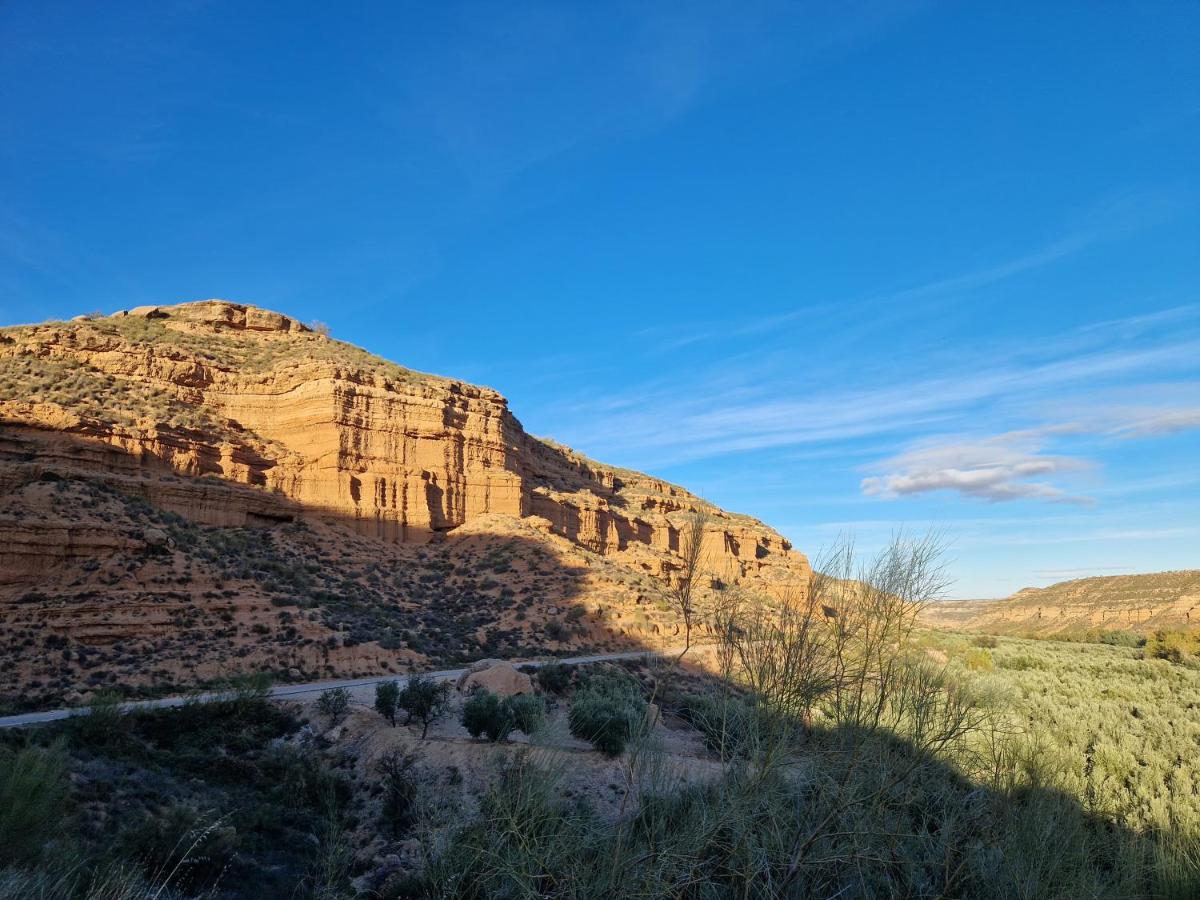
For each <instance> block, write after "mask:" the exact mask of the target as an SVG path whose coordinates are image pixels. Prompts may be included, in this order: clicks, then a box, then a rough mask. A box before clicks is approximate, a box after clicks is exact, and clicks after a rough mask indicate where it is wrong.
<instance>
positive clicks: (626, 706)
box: [568, 673, 646, 756]
mask: <svg viewBox="0 0 1200 900" xmlns="http://www.w3.org/2000/svg"><path fill="white" fill-rule="evenodd" d="M645 716H646V701H645V700H644V699H643V697H642V692H641V688H640V687H639V686H638V684H637V682H636V681H634V680H633V679H632V678H630V677H629V676H627V675H621V674H619V673H611V674H604V675H598V676H592V677H589V678H588V679H587V680H586V681H585V682H584V685H583V686H582V687H581V688H580V689H579V690H578V691H576V692H575V699H574V701H573V702H572V703H571V711H570V713H569V715H568V721H569V724H570V728H571V734H573V735H574V736H575V737H577V738H580V739H581V740H585V741H589V742H590V743H591V744H592V746H593V747H595V748H596V749H597V750H599V751H600V752H601V753H604V754H605V755H607V756H619V755H620V753H621V751H623V750H624V749H625V745H626V744H627V743H629V739H630V738H631V737H632V736H633V734H634V733H635V731H636V730H637V728H638V727H639V726H640V724H641V723H642V722H643V721H644V720H645Z"/></svg>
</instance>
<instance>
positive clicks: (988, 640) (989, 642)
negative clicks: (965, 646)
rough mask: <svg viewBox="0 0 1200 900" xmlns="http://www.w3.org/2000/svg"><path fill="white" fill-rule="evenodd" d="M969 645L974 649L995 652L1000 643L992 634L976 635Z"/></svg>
mask: <svg viewBox="0 0 1200 900" xmlns="http://www.w3.org/2000/svg"><path fill="white" fill-rule="evenodd" d="M971 643H972V644H974V645H975V646H976V647H986V648H988V649H989V650H995V649H996V648H997V647H999V646H1000V641H999V639H998V638H997V637H996V636H995V635H994V634H980V635H976V637H975V639H974V640H972V641H971Z"/></svg>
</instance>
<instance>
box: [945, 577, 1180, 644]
mask: <svg viewBox="0 0 1200 900" xmlns="http://www.w3.org/2000/svg"><path fill="white" fill-rule="evenodd" d="M922 618H923V620H924V621H925V623H926V624H928V625H932V626H934V627H945V628H968V629H974V630H977V631H986V632H995V633H997V634H1032V635H1047V636H1048V635H1054V634H1060V633H1072V632H1074V633H1078V632H1082V631H1088V630H1093V631H1133V632H1138V633H1142V634H1146V633H1149V632H1153V631H1155V630H1157V629H1160V628H1166V629H1185V630H1189V631H1190V630H1194V629H1196V628H1200V570H1197V569H1184V570H1179V571H1174V572H1152V573H1147V574H1140V575H1105V576H1101V577H1096V578H1078V579H1074V580H1072V581H1060V582H1058V583H1057V584H1052V585H1049V586H1047V587H1044V588H1024V589H1023V590H1020V591H1017V592H1016V593H1015V594H1013V595H1012V596H1011V597H1007V598H1005V599H1003V600H963V601H957V602H949V603H932V604H930V605H929V606H928V607H927V608H926V609H925V611H924V612H923V613H922Z"/></svg>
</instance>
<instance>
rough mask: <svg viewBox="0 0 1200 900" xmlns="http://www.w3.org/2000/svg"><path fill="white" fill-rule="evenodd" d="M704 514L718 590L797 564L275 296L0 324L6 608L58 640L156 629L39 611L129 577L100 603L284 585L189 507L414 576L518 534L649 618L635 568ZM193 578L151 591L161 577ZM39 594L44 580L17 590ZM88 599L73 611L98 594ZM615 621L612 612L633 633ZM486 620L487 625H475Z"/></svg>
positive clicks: (110, 611)
mask: <svg viewBox="0 0 1200 900" xmlns="http://www.w3.org/2000/svg"><path fill="white" fill-rule="evenodd" d="M81 485H83V486H84V487H81ZM85 487H86V489H84V488H85ZM97 492H99V493H97ZM113 497H116V498H118V500H119V501H120V502H117V501H114V500H113V499H112V498H113ZM129 498H133V500H134V501H136V504H144V508H143V507H142V506H141V505H137V506H136V508H131V507H129V505H128V503H127V502H126V501H128V500H129ZM114 503H115V504H116V505H114ZM89 504H90V506H89ZM122 504H124V505H122ZM701 512H702V513H703V514H704V515H705V516H706V517H707V521H708V525H707V528H706V533H705V539H704V551H705V552H704V560H705V562H704V567H705V570H706V572H707V573H708V575H709V576H710V577H711V579H712V583H713V584H714V585H715V586H716V587H717V588H719V587H720V586H721V585H722V584H728V583H733V582H739V583H744V584H748V585H751V586H756V587H765V586H769V585H770V584H771V583H774V582H797V581H801V582H802V581H803V580H805V579H806V578H807V573H808V565H807V561H806V560H805V558H804V557H803V555H801V554H799V553H797V552H795V551H793V550H792V549H791V547H790V546H789V545H788V543H787V542H786V541H785V540H784V539H783V538H782V537H780V536H779V535H778V534H777V533H775V532H773V531H771V530H770V529H769V528H767V527H766V526H764V525H763V524H762V523H760V522H757V521H755V520H753V519H750V518H748V517H745V516H739V515H734V514H730V513H727V512H724V511H722V510H719V509H716V508H714V507H712V506H710V505H709V504H707V503H705V502H704V501H702V500H701V499H700V498H698V497H696V496H694V495H692V494H690V493H688V492H687V491H685V490H683V489H682V488H680V487H677V486H675V485H671V484H668V483H666V482H663V481H661V480H659V479H655V478H652V477H649V476H646V475H641V474H639V473H635V472H629V471H625V470H617V469H613V468H611V467H607V466H604V465H602V464H599V463H596V462H593V461H591V460H588V459H586V458H585V457H582V456H580V455H579V454H576V453H574V452H573V451H570V450H568V449H566V448H562V447H559V446H556V445H553V444H551V443H549V442H545V441H542V440H539V439H537V438H535V437H533V436H531V435H528V434H526V432H525V431H524V429H523V428H522V427H521V424H520V422H519V421H518V420H517V419H516V418H515V417H514V416H513V414H512V413H511V412H510V410H509V409H508V405H507V402H506V401H505V399H504V397H502V396H501V395H500V394H498V393H497V392H495V391H493V390H490V389H488V388H483V387H477V386H474V385H470V384H466V383H463V382H460V381H455V380H453V379H448V378H441V377H437V376H432V375H426V374H421V373H417V372H412V371H410V370H407V369H404V368H402V367H401V366H398V365H395V364H392V363H389V362H387V361H385V360H382V359H379V358H378V357H374V356H371V355H370V354H368V353H366V352H364V351H362V350H360V349H358V348H355V347H353V346H350V345H348V344H344V343H341V342H338V341H335V340H332V339H330V338H329V337H327V336H325V335H323V334H320V333H317V332H314V331H313V330H311V329H310V328H308V327H307V326H305V325H303V324H301V323H299V322H296V321H295V320H293V319H290V318H288V317H287V316H284V315H281V314H279V313H273V312H268V311H265V310H260V309H256V308H254V307H248V306H243V305H240V304H234V303H228V302H225V301H219V300H210V301H202V302H198V303H188V304H182V305H178V306H163V307H141V308H137V309H132V310H129V311H123V312H120V313H117V314H116V315H113V316H106V317H88V318H84V317H80V318H78V319H75V320H72V321H70V322H52V323H46V324H42V325H33V326H21V327H12V328H4V329H0V610H4V615H6V616H8V617H9V618H10V619H11V616H13V615H15V613H14V612H13V610H14V609H20V610H21V611H22V615H23V618H22V621H23V622H28V623H30V624H31V625H36V620H37V618H38V616H37V615H34V614H33V611H34V608H35V607H36V608H37V609H42V608H44V609H45V610H46V611H47V612H46V613H45V615H47V616H50V618H53V619H55V621H58V622H59V623H60V624H59V626H58V627H59V629H60V631H61V632H62V634H63V635H65V636H66V637H67V638H69V639H71V640H74V639H75V638H76V637H77V636H78V635H77V634H76V633H75V632H78V633H79V634H85V636H86V634H92V636H93V637H95V636H96V635H107V637H105V638H103V639H113V638H112V636H113V634H117V633H138V634H142V633H143V632H144V633H145V634H151V633H159V632H163V629H162V628H159V629H158V631H157V632H156V631H155V629H153V628H151V629H149V630H147V629H146V628H142V629H141V630H140V631H139V629H138V628H136V627H132V626H131V627H128V628H126V629H125V631H121V630H120V629H116V630H114V629H112V628H108V629H107V630H105V629H104V628H97V627H95V625H96V623H95V622H92V626H89V627H92V631H91V632H88V631H87V629H86V628H82V629H75V630H74V632H73V631H72V629H71V628H70V627H68V626H67V625H66V624H63V622H64V619H63V616H61V615H51V614H50V613H49V610H51V609H53V608H54V606H55V604H56V603H59V604H60V606H61V604H63V603H67V602H68V601H70V600H71V599H72V598H78V597H79V596H80V595H85V596H90V595H91V594H93V593H95V592H96V590H97V588H98V587H101V586H103V587H104V588H105V589H106V593H107V594H108V595H109V596H116V595H121V594H122V593H123V592H124V594H125V595H127V599H128V598H129V597H132V596H133V595H137V597H138V598H140V599H138V600H136V601H135V600H133V599H128V602H127V603H126V605H125V606H120V605H117V606H115V607H111V608H107V607H106V609H107V612H106V613H105V615H108V616H109V620H110V621H117V620H119V619H121V618H122V617H125V618H128V617H129V616H130V615H132V614H133V612H132V611H133V610H135V609H143V608H144V610H145V611H146V615H149V612H148V611H149V610H151V609H154V608H159V609H160V610H161V609H165V608H167V607H171V608H172V609H174V610H175V611H174V612H172V613H171V615H174V614H176V613H178V614H183V613H184V612H186V611H187V609H188V605H189V604H193V603H194V601H195V599H196V594H197V593H198V592H199V593H203V592H204V591H202V590H200V584H201V583H202V582H205V579H207V580H208V581H211V582H212V583H211V584H208V583H205V584H204V590H207V591H208V592H209V593H212V592H218V593H220V592H223V593H229V592H231V591H232V592H233V594H234V595H235V598H234V599H236V600H237V601H238V602H236V603H234V604H232V605H233V606H236V607H237V608H238V610H243V608H249V607H251V606H254V603H251V602H250V600H251V598H253V597H256V596H257V597H258V600H263V601H265V600H269V599H270V597H274V600H271V602H275V603H276V604H277V603H278V597H277V596H275V595H273V594H271V591H269V590H262V589H261V588H262V580H261V578H259V579H257V580H256V577H255V576H254V573H253V571H250V572H249V577H246V578H242V579H240V581H241V583H240V584H239V585H238V586H237V587H235V588H231V587H229V586H228V584H227V582H228V581H229V580H230V577H229V573H228V572H223V573H221V574H214V573H213V572H212V571H208V570H210V569H211V568H212V566H211V560H206V559H205V558H204V557H200V558H192V557H190V556H188V555H187V554H188V553H189V552H190V551H186V550H185V549H180V548H179V547H177V546H175V545H176V543H177V541H176V538H177V537H179V538H180V539H183V538H182V534H180V535H176V536H175V537H172V535H171V534H169V532H170V531H171V530H172V529H176V530H178V529H180V528H184V527H185V526H186V528H190V529H196V528H199V529H202V530H203V529H218V530H220V529H227V530H228V529H237V530H246V529H249V530H252V531H253V530H258V531H264V532H266V533H269V534H276V535H278V536H280V540H279V541H277V542H276V543H277V544H279V545H282V544H285V543H287V542H288V541H291V542H292V544H294V545H295V546H293V547H292V548H291V550H289V553H290V554H291V556H290V557H289V558H291V559H292V563H291V564H295V565H301V566H302V565H304V559H305V557H306V556H308V555H310V550H311V548H309V550H306V549H305V546H302V545H304V543H305V541H309V540H310V539H311V540H320V541H329V540H331V541H334V542H339V543H348V544H351V545H353V546H355V547H357V548H358V549H357V551H356V552H357V553H359V554H360V558H366V557H372V556H374V557H376V558H378V559H380V560H385V561H386V563H387V565H389V566H392V567H395V568H398V569H403V570H404V571H405V572H406V573H408V575H413V574H414V573H421V572H422V570H423V568H425V567H428V566H430V565H433V564H434V562H435V561H436V560H440V562H437V565H441V566H445V565H449V566H452V567H454V566H458V565H459V564H458V563H456V562H453V561H449V562H447V559H449V557H447V554H453V553H454V552H457V550H458V549H461V548H462V547H465V546H474V544H472V543H471V541H472V540H474V541H475V542H476V543H478V541H479V540H480V539H481V536H485V537H486V536H490V539H492V540H491V542H492V543H493V544H495V543H496V541H498V540H499V539H500V538H504V539H505V540H510V539H511V540H519V542H520V543H521V545H522V546H523V547H526V548H540V549H543V550H547V551H548V552H549V551H553V553H554V554H557V557H558V558H559V564H560V567H565V569H568V570H571V571H582V570H585V569H587V570H589V574H588V577H587V578H586V579H583V580H584V581H586V582H587V587H586V589H584V588H582V587H580V586H579V585H576V586H575V587H576V589H574V590H573V591H572V592H571V593H572V595H573V596H575V597H576V598H580V602H585V599H586V598H591V600H590V601H586V602H591V609H592V611H593V612H595V610H596V609H599V608H604V609H608V610H613V609H619V608H621V606H622V605H623V604H632V605H633V606H636V607H641V609H639V610H637V612H638V615H639V617H640V618H641V619H643V620H644V621H641V622H640V623H639V624H640V626H641V627H642V628H644V629H645V630H647V631H649V630H650V629H657V631H658V632H661V630H662V627H664V626H665V625H666V622H665V621H663V622H662V623H661V624H660V623H658V622H655V621H651V620H652V619H654V618H655V616H654V615H653V614H651V613H650V609H651V608H652V607H653V606H654V604H653V603H651V602H650V601H649V599H648V597H650V596H651V595H652V594H653V583H652V582H650V581H648V580H647V579H658V578H663V577H667V578H669V577H670V574H671V571H672V570H673V569H674V568H675V567H676V566H677V565H678V560H679V551H680V546H679V545H680V535H681V529H682V528H683V527H684V525H685V523H686V521H687V519H688V517H689V516H691V515H693V514H696V513H701ZM163 517H166V518H165V519H164V518H163ZM147 533H149V538H147ZM189 533H190V532H189ZM203 533H204V534H208V532H207V531H204V532H203ZM304 535H308V536H310V537H303V536H304ZM312 535H317V536H318V537H317V538H311V536H312ZM330 535H334V536H333V537H330ZM351 535H352V536H353V539H351V538H350V537H349V536H351ZM283 536H288V537H287V540H286V541H285V540H283ZM214 539H215V538H214ZM187 540H188V541H192V539H191V538H187ZM205 540H208V538H205ZM163 542H165V545H164V543H163ZM362 542H365V543H362ZM192 543H203V542H202V541H199V540H198V539H197V540H196V541H192ZM421 547H425V548H428V549H427V550H426V551H423V552H425V554H426V556H425V558H423V559H422V558H419V557H418V555H417V551H418V548H421ZM477 549H479V548H477ZM480 552H483V553H485V555H486V553H487V552H490V550H480ZM147 554H149V555H151V556H154V555H155V554H157V556H155V560H154V565H155V566H158V567H159V569H161V571H158V570H155V572H156V574H155V575H154V576H153V577H149V579H148V580H147V577H142V578H141V581H140V582H139V581H138V577H141V576H136V577H135V575H134V574H132V573H134V572H135V570H136V571H142V566H143V564H142V563H140V562H139V563H138V564H137V565H134V563H133V562H129V563H128V564H127V565H126V567H125V569H124V570H122V571H115V570H112V566H111V563H112V561H113V560H114V559H118V558H121V559H124V558H126V557H128V558H129V559H130V560H135V561H136V560H141V559H142V558H143V557H145V556H146V555H147ZM210 555H211V554H210ZM518 555H520V554H518ZM526 555H528V554H526ZM168 557H169V558H171V559H173V560H174V562H173V563H171V565H170V566H167V565H166V564H165V563H164V559H166V558H168ZM185 557H186V558H185ZM185 564H186V565H185ZM181 567H182V568H181ZM189 567H190V568H189ZM205 567H207V569H206V568H205ZM152 568H153V567H152ZM517 568H518V569H519V568H520V567H517ZM100 570H104V571H106V572H107V574H106V575H105V576H104V578H105V581H103V582H97V578H99V577H100V576H99V575H97V572H98V571H100ZM168 570H169V572H170V574H168ZM202 570H203V571H205V572H207V574H206V575H204V577H203V578H202V577H201V574H202ZM146 571H150V569H147V570H146ZM599 572H603V573H604V574H603V575H597V574H596V573H599ZM358 574H361V573H358ZM423 574H424V576H426V577H427V576H428V574H429V573H428V572H424V573H423ZM414 577H417V576H416V575H414ZM184 578H188V579H191V580H190V581H189V582H185V583H184V584H183V585H180V584H178V583H176V584H175V585H174V586H173V588H172V590H173V593H174V594H176V595H179V596H177V597H174V598H171V597H165V592H164V590H163V589H162V584H163V581H162V580H163V579H175V581H176V582H179V581H180V580H182V579H184ZM156 579H158V580H156ZM529 579H530V584H524V585H521V586H520V587H519V588H515V589H520V590H529V591H530V592H532V593H531V596H532V595H533V594H536V593H537V590H536V589H535V588H534V587H532V586H530V585H531V584H533V583H537V584H544V579H540V580H539V579H538V578H536V577H535V576H532V575H531V576H529ZM352 580H354V582H355V583H356V584H359V585H363V584H366V583H367V581H365V580H364V579H363V578H361V577H356V578H355V579H352ZM402 581H403V582H404V583H403V585H401V586H400V587H395V588H393V589H392V590H391V591H390V592H389V591H387V590H384V589H378V588H372V590H373V591H374V593H373V594H372V598H373V599H372V600H371V602H372V603H375V604H377V605H381V606H391V607H396V608H401V607H405V608H407V607H406V604H409V601H410V600H411V599H412V598H411V596H409V595H410V594H411V593H412V591H410V590H408V586H409V585H410V584H412V583H419V578H418V580H417V581H413V579H412V578H408V577H407V575H406V577H405V579H402ZM217 582H220V583H221V586H220V587H219V588H218V587H217V586H216V585H217ZM427 582H428V578H427ZM601 582H603V586H602V585H601ZM406 591H408V594H409V595H406ZM31 594H32V595H33V596H34V597H35V598H40V599H35V600H33V601H24V602H23V603H20V602H17V598H23V597H27V596H29V595H31ZM6 597H7V598H8V603H7V605H4V604H5V598H6ZM597 597H602V598H603V602H602V601H600V600H597V599H596V598H597ZM547 602H549V601H548V600H547ZM247 604H248V605H247ZM260 605H261V604H260ZM317 606H318V607H320V609H321V610H322V611H325V609H326V606H328V604H323V603H322V602H320V601H319V600H318V603H317ZM419 606H420V604H419V603H417V604H416V606H413V607H412V608H413V609H417V608H419ZM84 607H86V609H84V610H82V611H80V610H77V611H76V613H75V614H74V615H76V617H77V618H78V619H79V621H83V620H84V619H87V620H88V621H92V620H93V619H95V618H96V617H97V616H100V615H101V614H100V613H98V612H96V610H95V609H92V608H91V607H87V604H84ZM88 609H90V610H91V612H88V611H87V610H88ZM181 610H182V612H180V611H181ZM243 611H244V610H243ZM533 612H535V611H534V610H531V613H533ZM660 613H661V611H660ZM231 615H234V616H235V618H236V617H237V616H240V615H242V613H241V612H235V613H231ZM89 616H90V617H91V618H90V619H89ZM169 617H170V616H169V615H168V616H167V618H169ZM308 618H309V620H310V621H311V620H312V619H313V618H314V617H313V616H309V617H308ZM318 618H320V617H318ZM658 618H660V619H662V618H664V617H663V616H662V615H659V616H658ZM326 619H328V616H325V618H324V619H322V621H321V622H320V623H318V624H320V625H322V626H325V627H328V626H329V621H326ZM534 620H535V616H534V615H530V616H527V617H526V621H534ZM253 624H257V625H259V626H260V628H261V626H262V623H261V622H257V623H253ZM343 624H344V623H343ZM493 624H494V623H493ZM610 624H611V623H610ZM243 625H246V627H250V626H249V624H248V623H243V622H240V621H239V623H238V627H242V626H243ZM627 625H628V623H626V625H623V626H621V627H620V628H618V629H616V631H617V632H624V633H625V636H626V637H631V638H632V637H634V636H635V635H633V634H631V632H630V629H629V628H628V627H627ZM272 627H273V626H272ZM314 627H316V626H315V625H314ZM409 630H411V629H409ZM318 631H319V629H318ZM318 631H314V632H313V635H312V639H313V640H318V639H320V634H319V633H318ZM609 631H612V629H609ZM478 632H479V634H480V635H483V637H481V638H480V640H483V639H484V637H486V636H487V627H486V626H481V628H480V629H478ZM164 633H165V632H164ZM656 633H657V632H656ZM592 637H593V638H594V637H595V635H594V634H593V635H592ZM97 639H100V638H97ZM593 642H594V641H593ZM370 643H372V641H370V640H367V641H360V642H358V643H356V644H355V646H359V647H361V646H362V644H370ZM375 643H377V642H375ZM391 643H393V644H396V645H403V649H405V650H406V651H411V653H410V658H411V659H418V658H421V657H422V656H424V657H428V658H434V657H436V656H437V654H436V653H425V654H422V653H421V652H420V651H419V650H417V649H414V648H415V647H417V646H419V645H420V643H421V641H419V640H414V641H407V640H405V639H401V638H399V637H397V638H396V639H395V640H393V641H392V642H391ZM578 643H587V641H586V640H583V639H582V638H581V639H580V641H578ZM467 650H469V647H468V648H467ZM467 650H464V651H463V654H464V655H469V654H467ZM334 656H335V657H336V656H337V654H336V653H335V654H334ZM335 662H336V660H335ZM328 664H329V663H327V662H323V663H322V665H328ZM334 668H335V669H336V668H337V666H336V665H334Z"/></svg>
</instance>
